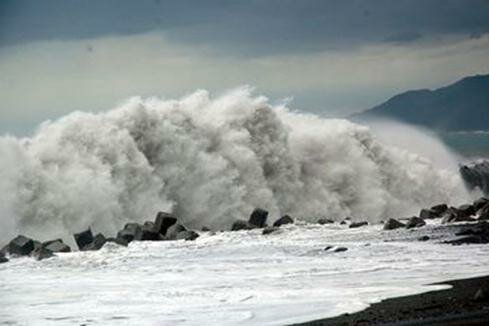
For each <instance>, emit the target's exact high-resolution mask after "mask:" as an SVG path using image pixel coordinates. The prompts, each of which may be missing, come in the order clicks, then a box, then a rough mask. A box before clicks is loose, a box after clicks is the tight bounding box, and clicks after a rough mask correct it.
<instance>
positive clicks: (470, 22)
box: [0, 0, 489, 55]
mask: <svg viewBox="0 0 489 326" xmlns="http://www.w3.org/2000/svg"><path fill="white" fill-rule="evenodd" d="M487 17H489V2H488V1H486V0H449V1H445V0H423V1H421V0H417V1H416V0H414V1H410V0H397V1H391V0H377V1H361V0H341V1H340V0H331V1H322V0H301V1H294V0H268V1H260V0H246V1H228V0H207V1H188V0H187V1H186V0H179V1H165V0H161V1H155V0H139V1H126V0H97V1H79V0H64V1H55V0H44V1H36V0H30V1H27V0H4V1H2V2H1V3H0V45H11V44H18V43H23V42H29V41H34V40H46V39H83V38H93V37H102V36H113V35H130V34H138V33H143V32H148V31H163V32H164V33H165V35H166V36H167V37H169V38H170V39H171V40H172V41H174V42H182V43H189V44H200V45H206V46H211V47H213V48H215V49H220V50H221V51H225V52H226V53H233V54H247V55H249V54H256V55H261V54H273V53H281V52H286V53H294V52H295V53H297V52H315V51H322V50H325V49H339V48H341V49H344V48H348V47H352V46H359V45H365V44H371V43H378V42H382V41H392V40H393V41H395V42H406V41H413V40H415V39H416V36H417V35H421V34H422V35H423V37H425V36H426V37H428V38H429V37H430V36H431V35H438V34H464V35H467V37H469V36H470V35H480V34H484V33H486V32H488V31H489V19H487ZM413 26H415V28H416V32H415V33H414V32H406V31H411V30H412V28H413Z"/></svg>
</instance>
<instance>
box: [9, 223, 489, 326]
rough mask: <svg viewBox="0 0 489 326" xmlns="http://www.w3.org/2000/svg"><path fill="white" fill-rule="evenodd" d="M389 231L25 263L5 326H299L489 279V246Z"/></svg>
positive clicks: (13, 282) (158, 246) (214, 239)
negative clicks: (336, 248) (452, 283)
mask: <svg viewBox="0 0 489 326" xmlns="http://www.w3.org/2000/svg"><path fill="white" fill-rule="evenodd" d="M429 223H430V221H429ZM437 223H438V222H437ZM427 227H429V226H427ZM380 228H381V226H380V225H374V226H366V227H363V228H357V229H349V228H348V227H342V226H341V225H339V224H334V225H324V226H320V225H317V224H306V225H298V224H297V225H287V226H285V227H281V230H280V231H282V232H281V233H280V232H275V233H273V234H271V235H268V236H263V235H261V230H251V231H240V232H223V233H218V234H216V235H214V236H212V235H210V234H209V233H204V234H202V235H201V237H199V238H198V239H197V240H196V241H183V240H181V241H162V242H132V243H131V244H130V245H129V247H127V248H126V247H119V246H117V245H114V244H108V245H106V246H105V247H104V248H102V249H101V250H100V251H95V252H73V253H65V254H58V257H53V258H49V259H46V260H42V261H36V260H34V259H32V258H14V259H12V260H11V261H9V262H8V263H5V264H0V293H1V295H0V323H2V322H3V323H5V324H19V325H81V324H86V325H135V324H137V325H288V324H291V323H294V322H303V321H311V320H314V319H319V318H322V317H331V316H335V315H339V314H342V313H346V312H354V311H357V310H360V309H363V308H366V307H367V305H368V304H369V303H373V302H376V301H379V300H381V299H384V298H388V297H393V296H401V295H408V294H414V293H419V292H423V291H428V290H433V289H440V288H442V287H444V286H439V285H438V286H430V287H426V286H425V285H427V284H431V283H433V282H440V281H446V280H450V279H457V278H463V277H471V276H481V275H487V272H488V267H487V266H488V263H489V247H488V246H487V245H470V246H466V245H462V246H451V245H443V244H438V243H435V242H432V241H414V242H413V241H411V242H404V241H388V242H386V241H384V239H389V238H390V237H393V236H394V237H396V234H398V235H397V237H398V238H403V237H406V236H408V235H407V233H410V232H407V233H406V231H405V230H395V231H381V230H380ZM398 231H399V233H397V232H398ZM410 234H412V233H410ZM327 245H340V246H346V247H347V248H348V250H347V251H345V252H338V253H333V252H329V251H324V250H323V249H324V248H325V247H326V246H327Z"/></svg>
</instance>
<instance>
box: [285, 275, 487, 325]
mask: <svg viewBox="0 0 489 326" xmlns="http://www.w3.org/2000/svg"><path fill="white" fill-rule="evenodd" d="M428 285H451V288H449V289H443V290H431V291H428V292H424V293H421V294H415V295H408V296H401V297H394V298H389V299H385V300H382V301H380V302H378V303H373V304H371V305H370V306H369V307H368V308H366V309H364V310H361V311H358V312H355V313H351V314H348V313H347V314H342V315H339V316H336V317H330V318H324V319H319V320H313V321H309V322H304V323H297V324H293V325H296V326H298V325H300V326H323V325H416V326H419V325H448V326H455V325H457V326H458V325H460V326H461V325H489V275H487V276H480V277H473V278H465V279H456V280H449V281H445V282H440V283H433V284H428Z"/></svg>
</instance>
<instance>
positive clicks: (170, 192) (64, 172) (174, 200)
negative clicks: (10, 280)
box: [0, 88, 467, 239]
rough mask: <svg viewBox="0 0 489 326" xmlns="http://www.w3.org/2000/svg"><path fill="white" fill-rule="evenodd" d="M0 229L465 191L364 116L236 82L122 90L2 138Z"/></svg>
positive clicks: (358, 205) (229, 213)
mask: <svg viewBox="0 0 489 326" xmlns="http://www.w3.org/2000/svg"><path fill="white" fill-rule="evenodd" d="M0 178H1V179H0V191H1V194H2V197H3V198H2V200H1V203H0V214H1V216H0V218H1V222H2V226H4V227H2V231H0V232H2V233H1V234H0V239H2V238H3V239H5V238H6V237H10V236H12V235H13V234H14V233H18V232H24V233H28V234H30V235H33V236H34V235H38V236H40V237H47V236H55V235H58V236H59V235H66V234H67V233H68V232H73V231H79V230H80V229H82V228H85V227H87V226H89V225H90V226H92V227H93V228H95V229H96V230H97V231H102V232H110V233H114V231H115V230H116V229H117V228H120V227H121V226H122V225H123V223H125V222H126V221H143V220H147V219H152V218H153V216H154V215H155V213H156V212H157V211H159V210H167V211H173V212H174V213H175V214H177V215H178V216H180V217H181V218H182V219H183V220H184V221H185V222H186V223H187V224H189V225H190V226H193V227H200V226H202V225H207V226H211V227H214V228H220V227H229V225H230V223H231V221H232V220H233V219H236V218H243V217H246V216H248V215H249V213H250V211H251V210H252V209H253V208H255V207H263V208H266V209H268V210H269V211H270V213H271V216H272V217H274V216H279V215H280V214H285V213H287V214H290V215H292V216H296V217H301V218H304V219H308V220H315V219H317V218H319V217H330V218H336V219H338V218H343V217H345V216H353V217H354V218H355V217H357V218H362V219H365V218H368V219H370V220H379V219H383V218H386V217H400V216H404V215H408V214H413V213H416V212H418V210H419V209H420V208H421V207H423V206H428V205H431V204H433V203H438V202H454V201H462V200H464V199H465V198H466V196H467V193H466V192H465V190H464V188H463V186H462V182H461V180H460V177H459V176H458V175H457V174H456V173H452V172H449V171H445V170H438V169H437V168H435V167H434V166H433V165H432V164H431V163H430V161H428V160H427V159H424V158H422V157H420V156H418V155H416V154H412V153H409V152H407V151H404V150H402V149H399V148H396V147H392V146H386V145H383V144H382V143H381V142H379V141H378V140H377V139H376V138H375V137H373V136H372V134H371V132H370V130H369V129H368V128H367V127H363V126H360V125H357V124H354V123H351V122H349V121H347V120H333V119H322V118H319V117H317V116H314V115H308V114H300V113H294V112H291V111H290V110H289V109H287V108H286V107H285V106H284V105H275V106H274V105H271V104H270V103H269V102H268V100H267V99H266V98H265V97H260V96H254V95H252V94H251V91H250V89H248V88H240V89H237V90H235V91H232V92H230V93H228V94H225V95H223V96H221V97H219V98H215V99H212V98H210V96H209V94H208V92H206V91H197V92H195V93H193V94H191V95H189V96H187V97H185V98H182V99H180V100H161V99H156V98H149V99H141V98H132V99H130V100H129V101H128V102H127V103H126V104H124V105H122V106H121V107H119V108H116V109H114V110H112V111H108V112H104V113H98V114H93V113H85V112H74V113H72V114H69V115H67V116H65V117H63V118H61V119H59V120H57V121H54V122H46V123H44V124H43V125H41V127H40V128H39V130H38V131H37V132H36V134H35V135H34V136H33V137H32V138H25V139H18V138H15V137H11V136H4V137H0Z"/></svg>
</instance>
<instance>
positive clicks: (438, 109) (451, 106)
mask: <svg viewBox="0 0 489 326" xmlns="http://www.w3.org/2000/svg"><path fill="white" fill-rule="evenodd" d="M351 118H352V119H353V120H355V121H362V120H368V119H373V118H390V119H395V120H399V121H403V122H407V123H411V124H416V125H421V126H425V127H429V128H431V129H435V130H444V131H462V130H463V131H474V130H489V75H476V76H471V77H466V78H463V79H461V80H459V81H458V82H456V83H454V84H451V85H449V86H446V87H442V88H439V89H436V90H433V91H432V90H429V89H421V90H414V91H408V92H405V93H402V94H399V95H396V96H394V97H392V98H391V99H389V100H388V101H387V102H384V103H382V104H380V105H378V106H375V107H373V108H371V109H369V110H366V111H364V112H362V113H357V114H354V115H352V116H351Z"/></svg>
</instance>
